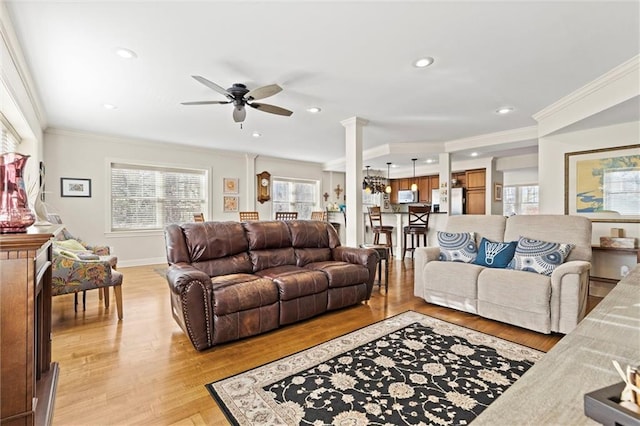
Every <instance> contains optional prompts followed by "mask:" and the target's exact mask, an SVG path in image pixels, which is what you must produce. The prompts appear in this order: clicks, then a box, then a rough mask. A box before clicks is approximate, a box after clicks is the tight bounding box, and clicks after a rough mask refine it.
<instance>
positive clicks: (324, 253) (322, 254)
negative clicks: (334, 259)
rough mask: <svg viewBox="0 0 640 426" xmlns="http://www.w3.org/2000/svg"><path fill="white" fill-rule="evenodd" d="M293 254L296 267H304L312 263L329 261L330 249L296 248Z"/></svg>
mask: <svg viewBox="0 0 640 426" xmlns="http://www.w3.org/2000/svg"><path fill="white" fill-rule="evenodd" d="M295 252H296V264H297V265H298V266H304V265H306V264H308V263H312V262H323V261H327V260H331V249H330V248H297V249H295Z"/></svg>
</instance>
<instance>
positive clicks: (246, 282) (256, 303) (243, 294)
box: [211, 274, 278, 316]
mask: <svg viewBox="0 0 640 426" xmlns="http://www.w3.org/2000/svg"><path fill="white" fill-rule="evenodd" d="M211 284H212V287H213V313H214V314H215V315H218V316H220V315H226V314H229V313H234V312H239V311H245V310H248V309H253V308H258V307H261V306H267V305H270V304H272V303H275V302H277V301H278V289H277V287H276V285H275V284H274V283H273V281H271V280H270V279H267V278H261V277H258V276H255V275H251V274H231V275H225V276H219V277H215V278H212V279H211Z"/></svg>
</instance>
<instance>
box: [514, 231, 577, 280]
mask: <svg viewBox="0 0 640 426" xmlns="http://www.w3.org/2000/svg"><path fill="white" fill-rule="evenodd" d="M574 247H575V245H574V244H563V243H549V242H546V241H540V240H532V239H530V238H525V237H520V239H519V240H518V245H517V247H516V253H515V255H514V256H513V260H512V261H511V263H510V264H509V266H508V267H509V268H511V269H517V270H519V271H528V272H536V273H538V274H543V275H551V273H552V272H553V270H554V269H556V267H557V266H558V265H561V264H562V263H563V262H564V260H565V259H566V258H567V256H568V255H569V252H570V251H571V249H573V248H574Z"/></svg>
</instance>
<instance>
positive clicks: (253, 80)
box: [6, 0, 640, 170]
mask: <svg viewBox="0 0 640 426" xmlns="http://www.w3.org/2000/svg"><path fill="white" fill-rule="evenodd" d="M6 4H7V6H8V9H9V12H10V17H11V21H12V23H13V25H14V27H15V30H16V33H17V34H18V38H19V41H20V44H21V46H22V49H23V51H24V54H25V56H26V60H27V65H28V68H29V70H30V72H31V74H32V77H33V80H34V81H35V86H36V87H35V89H36V93H37V96H38V98H39V99H40V102H41V104H42V107H43V109H44V113H45V116H46V120H47V125H48V126H51V127H55V128H63V129H77V130H82V131H88V132H98V133H105V134H111V135H118V136H125V137H133V138H143V139H148V140H157V141H167V142H175V143H182V144H190V145H196V146H204V147H211V148H219V149H228V150H236V151H243V152H251V153H256V154H259V155H269V156H276V157H284V158H290V159H297V160H307V161H315V162H322V163H325V162H335V161H336V160H338V159H340V158H342V157H343V156H344V128H343V126H342V125H341V124H340V121H342V120H344V119H347V118H350V117H353V116H359V117H362V118H364V119H366V120H369V124H368V125H367V126H366V127H365V128H364V145H365V150H371V149H372V148H376V147H381V146H385V145H388V146H391V145H393V144H398V143H407V142H420V143H416V144H415V146H416V148H415V152H412V153H407V154H406V155H404V153H403V155H402V156H399V155H395V156H394V155H386V154H381V155H379V156H377V158H370V159H369V160H367V163H368V164H371V165H372V166H373V167H374V168H379V169H382V170H385V169H386V165H385V163H386V162H387V161H393V162H394V163H401V164H399V165H400V166H402V167H405V166H409V165H410V163H411V161H410V158H412V157H416V158H418V159H420V160H424V159H425V157H426V154H425V150H424V147H425V146H428V145H429V144H434V145H436V146H439V145H441V143H442V142H445V141H451V140H457V139H461V138H468V137H472V136H476V135H482V134H487V133H493V132H499V131H506V130H510V129H518V128H522V127H528V126H533V125H535V124H536V122H535V120H533V118H532V115H533V114H535V113H536V112H538V111H540V110H541V109H543V108H545V107H546V106H548V105H550V104H552V103H554V102H555V101H557V100H559V99H560V98H562V97H564V96H566V95H568V94H569V93H571V92H573V91H574V90H576V89H578V88H580V87H581V86H583V85H584V84H586V83H588V82H590V81H592V80H594V79H595V78H597V77H599V76H601V75H602V74H604V73H605V72H606V71H609V70H610V69H612V68H614V67H616V66H618V65H620V64H621V63H623V62H625V61H627V60H628V59H630V58H632V57H634V56H636V55H637V54H638V53H639V52H640V47H639V44H640V42H639V34H640V23H639V22H640V6H639V2H638V1H620V2H615V1H589V2H586V1H567V2H559V1H553V2H551V1H531V2H529V1H467V2H461V1H446V2H445V1H423V2H420V1H393V2H391V1H389V2H382V1H352V2H346V1H342V2H338V1H260V2H257V1H197V2H187V1H139V2H133V1H117V2H116V1H82V0H80V1H77V0H76V1H70V2H62V1H54V2H45V1H8V2H6ZM118 47H125V48H129V49H132V50H133V51H135V52H136V53H137V55H138V57H137V58H136V59H132V60H124V59H121V58H120V57H118V56H117V55H116V54H115V49H116V48H118ZM423 56H432V57H434V58H435V63H434V64H433V65H432V66H431V67H428V68H425V69H418V68H415V67H413V66H412V62H413V61H414V60H415V59H418V58H420V57H423ZM191 75H202V76H204V77H206V78H208V79H209V80H212V81H214V82H215V83H217V84H219V85H220V86H223V87H225V88H226V87H230V86H231V85H232V84H233V83H244V84H246V85H247V86H248V88H249V89H252V88H256V87H259V86H263V85H267V84H271V83H277V84H279V85H280V86H281V87H282V88H283V89H284V90H283V91H282V92H281V93H279V94H277V95H275V96H273V97H270V98H267V99H264V100H262V101H260V102H264V103H269V104H274V105H278V106H281V107H284V108H287V109H290V110H292V111H294V113H293V115H292V116H291V117H283V116H278V115H272V114H267V113H264V112H260V111H257V110H253V109H249V110H248V112H247V119H246V121H245V122H244V126H243V128H242V129H241V128H240V126H239V125H238V124H236V123H234V122H233V120H232V117H231V113H232V106H231V105H204V106H183V105H180V102H184V101H197V100H224V99H223V97H222V96H221V95H219V94H217V93H216V92H214V91H212V90H211V89H209V88H207V87H205V86H203V85H202V84H200V83H198V82H196V81H195V80H193V79H192V78H191V77H190V76H191ZM105 103H110V104H114V105H117V107H118V108H117V109H115V110H106V109H104V108H103V104H105ZM310 106H318V107H320V108H322V112H321V113H320V114H315V115H312V114H310V113H308V112H306V108H308V107H310ZM501 106H511V107H513V108H514V109H515V111H514V112H513V113H511V114H509V115H506V116H500V115H497V114H495V110H496V109H497V108H499V107H501ZM636 115H637V113H636ZM611 119H612V120H614V121H615V120H616V118H611ZM253 131H258V132H260V133H262V135H263V136H262V137H261V138H258V139H256V138H253V137H252V136H251V134H252V132H253ZM524 145H526V146H524V147H523V146H522V143H520V144H519V145H516V146H515V150H513V151H510V150H509V149H508V148H509V147H505V146H500V147H497V148H496V150H497V151H496V152H495V153H493V154H492V155H494V156H496V154H497V155H505V154H508V153H527V152H535V150H536V147H535V140H533V141H530V143H528V144H524ZM426 151H428V150H426ZM487 151H489V149H487ZM465 154H466V153H465ZM481 154H485V155H487V153H486V152H485V153H481Z"/></svg>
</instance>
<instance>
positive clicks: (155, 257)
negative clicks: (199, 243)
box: [44, 129, 329, 266]
mask: <svg viewBox="0 0 640 426" xmlns="http://www.w3.org/2000/svg"><path fill="white" fill-rule="evenodd" d="M44 158H45V160H46V161H45V163H46V170H47V172H46V179H45V181H46V188H47V191H48V192H51V193H49V194H47V198H46V203H47V206H48V208H49V210H51V211H53V212H56V213H59V214H60V215H61V217H62V219H63V221H64V223H65V225H67V227H68V229H69V231H70V232H71V233H72V234H74V235H75V236H78V237H81V238H82V239H84V240H86V241H87V242H89V243H93V244H104V245H108V246H110V247H112V248H113V249H114V252H115V254H116V255H118V264H119V265H121V266H133V265H141V264H154V263H165V262H166V254H165V245H164V236H163V233H162V231H148V232H124V233H112V232H110V227H109V223H108V220H109V216H108V211H109V185H108V177H109V167H110V162H111V161H120V162H132V163H136V162H137V163H142V164H157V165H165V166H177V167H191V168H202V169H206V170H208V171H209V185H210V187H209V199H210V200H211V203H210V206H209V208H208V210H207V211H205V212H204V214H205V218H206V219H207V220H218V221H220V220H238V213H236V212H233V213H225V212H223V207H222V197H223V185H222V179H223V178H238V179H239V194H238V197H239V202H240V209H247V210H253V209H254V208H256V209H257V210H258V211H260V214H261V217H266V218H268V217H270V216H271V202H267V203H264V204H263V205H260V203H258V202H257V201H256V199H255V196H254V195H255V185H256V177H255V174H256V173H260V172H262V171H263V170H267V171H268V172H269V173H271V175H272V176H280V177H294V178H304V179H316V180H319V181H322V179H323V172H322V167H321V165H320V164H315V163H301V162H298V161H290V160H282V159H277V158H264V157H258V158H255V157H254V156H250V155H246V154H242V153H234V152H228V151H220V150H207V149H202V148H195V147H187V146H184V145H174V144H167V143H160V142H151V141H142V140H134V139H123V138H115V137H107V136H103V135H95V134H86V133H78V132H71V131H62V130H55V129H53V130H48V131H47V132H45V135H44ZM61 177H70V178H84V179H91V185H92V196H91V198H68V197H61V196H60V178H61ZM324 190H325V189H324V188H321V191H324ZM327 190H329V189H327ZM321 193H322V192H321ZM319 202H320V200H319ZM320 205H322V204H320Z"/></svg>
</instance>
